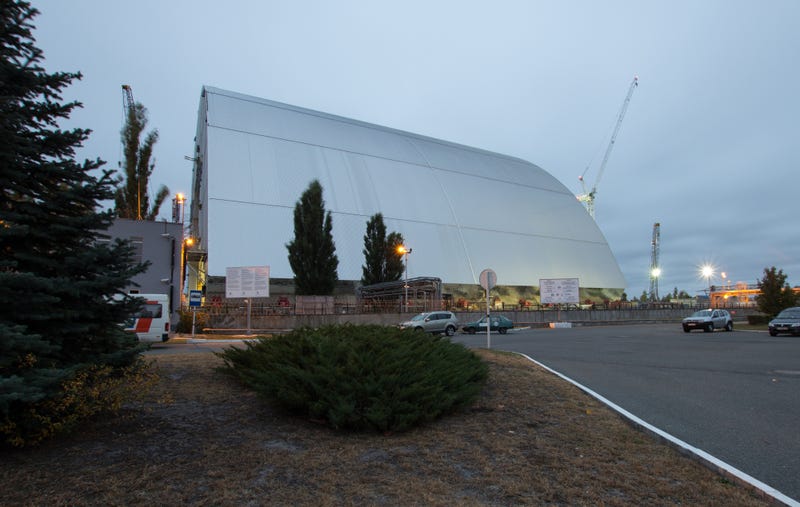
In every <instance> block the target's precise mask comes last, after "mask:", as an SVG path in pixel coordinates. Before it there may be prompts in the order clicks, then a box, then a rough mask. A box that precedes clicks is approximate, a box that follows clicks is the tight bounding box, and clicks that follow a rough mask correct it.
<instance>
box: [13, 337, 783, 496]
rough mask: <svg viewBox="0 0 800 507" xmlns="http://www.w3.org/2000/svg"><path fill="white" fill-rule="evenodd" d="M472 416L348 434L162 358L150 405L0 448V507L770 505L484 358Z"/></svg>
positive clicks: (512, 359)
mask: <svg viewBox="0 0 800 507" xmlns="http://www.w3.org/2000/svg"><path fill="white" fill-rule="evenodd" d="M479 354H481V355H482V356H483V357H484V358H486V359H487V360H488V361H489V362H490V377H489V381H488V383H487V385H486V388H485V389H484V391H483V393H482V395H481V397H480V399H479V400H478V402H477V403H476V404H475V405H474V406H473V407H472V408H471V409H469V410H467V411H463V412H460V413H458V414H455V415H452V416H449V417H446V418H444V419H441V420H439V421H437V422H435V423H433V424H429V425H427V426H425V427H423V428H419V429H415V430H412V431H409V432H406V433H399V434H391V435H380V434H357V433H340V432H335V431H332V430H330V429H328V428H326V427H322V426H319V425H317V424H314V423H312V422H309V421H306V420H302V419H297V418H294V417H291V416H289V415H287V414H286V413H284V412H282V411H281V410H279V409H276V408H274V407H272V406H271V405H270V404H269V403H267V402H265V401H263V400H261V399H259V398H257V397H256V396H255V395H254V394H253V393H251V392H250V391H248V390H246V389H245V388H244V387H242V386H241V385H239V384H238V383H236V382H235V381H234V380H233V379H231V378H230V377H228V376H226V375H223V374H221V373H218V372H216V371H214V367H216V366H218V365H219V364H221V361H220V360H219V359H218V358H217V357H215V356H213V355H211V354H198V353H195V354H182V355H161V356H155V357H154V361H155V363H156V364H157V365H158V367H159V369H160V373H161V380H160V383H159V384H158V386H157V389H156V391H155V392H154V393H153V394H152V396H151V397H150V398H149V399H148V401H147V402H145V403H143V404H140V405H137V406H131V407H127V408H126V409H125V410H124V411H123V413H122V414H121V415H120V417H118V418H115V419H112V420H105V421H99V422H96V423H93V424H92V425H91V426H90V427H87V428H86V431H85V432H83V433H81V434H78V435H75V436H72V437H69V438H66V439H62V440H59V441H56V442H50V443H48V444H45V445H44V446H42V447H40V448H37V449H24V450H15V451H3V454H0V456H2V460H1V463H0V504H2V505H45V504H48V505H50V504H52V505H101V504H102V505H147V504H164V505H166V504H173V505H175V504H191V505H519V504H528V505H542V504H548V505H600V504H603V505H644V504H649V505H660V504H670V505H672V504H683V505H699V504H702V505H720V506H722V505H726V506H727V505H745V506H746V505H768V504H769V502H767V501H766V500H764V499H762V498H760V497H759V496H758V495H757V494H756V493H754V492H752V491H750V490H749V489H747V488H744V487H741V486H737V485H734V484H731V483H730V482H728V481H726V480H724V479H722V478H721V477H720V476H719V475H717V474H715V473H713V472H711V471H710V470H708V469H706V468H704V467H702V466H701V465H699V464H697V463H695V462H694V461H692V460H690V459H688V458H686V457H684V456H681V455H680V454H678V453H677V452H675V451H673V450H672V449H670V448H668V447H666V446H664V445H662V444H659V443H657V442H656V441H654V440H653V439H651V438H650V437H648V436H647V435H645V434H643V433H641V432H639V431H637V430H636V429H634V428H632V427H630V426H629V425H628V424H626V423H625V422H623V421H622V420H621V419H620V418H619V417H618V416H617V415H616V414H615V413H613V412H611V411H609V410H608V409H607V408H605V407H604V406H603V405H601V404H599V403H598V402H596V401H595V400H593V399H592V398H589V397H588V396H586V395H585V394H583V393H582V392H580V391H579V390H577V389H576V388H574V387H573V386H571V385H569V384H566V383H565V382H563V381H561V380H560V379H558V378H557V377H555V376H553V375H551V374H549V373H547V372H545V371H543V370H541V369H539V368H538V367H536V366H535V365H533V364H531V363H530V362H528V361H526V360H524V359H522V358H519V357H516V356H512V355H507V354H497V353H491V352H486V351H480V352H479Z"/></svg>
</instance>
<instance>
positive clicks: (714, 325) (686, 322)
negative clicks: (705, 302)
mask: <svg viewBox="0 0 800 507" xmlns="http://www.w3.org/2000/svg"><path fill="white" fill-rule="evenodd" d="M693 329H702V330H703V331H705V332H706V333H710V332H711V331H713V330H714V329H725V331H733V317H731V314H730V313H728V310H720V309H714V308H711V309H708V310H700V311H697V312H694V313H693V314H692V315H691V316H689V317H686V318H685V319H683V332H684V333H688V332H689V331H691V330H693Z"/></svg>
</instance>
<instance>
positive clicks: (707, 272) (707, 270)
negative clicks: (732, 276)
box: [700, 264, 714, 307]
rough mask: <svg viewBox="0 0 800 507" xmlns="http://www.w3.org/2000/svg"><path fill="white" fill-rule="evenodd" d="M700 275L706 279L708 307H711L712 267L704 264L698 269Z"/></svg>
mask: <svg viewBox="0 0 800 507" xmlns="http://www.w3.org/2000/svg"><path fill="white" fill-rule="evenodd" d="M700 273H701V274H702V275H703V278H705V279H706V285H707V286H708V306H709V307H710V306H711V277H712V276H714V267H713V266H711V265H710V264H706V265H705V266H703V267H702V268H700Z"/></svg>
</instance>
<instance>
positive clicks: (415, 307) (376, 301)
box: [356, 277, 442, 313]
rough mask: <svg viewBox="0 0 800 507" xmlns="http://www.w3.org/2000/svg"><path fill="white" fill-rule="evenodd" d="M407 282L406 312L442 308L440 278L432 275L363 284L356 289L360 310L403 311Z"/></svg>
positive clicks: (368, 311)
mask: <svg viewBox="0 0 800 507" xmlns="http://www.w3.org/2000/svg"><path fill="white" fill-rule="evenodd" d="M406 283H408V301H406V302H405V303H406V304H405V306H406V308H405V311H407V312H423V311H432V310H441V309H442V280H441V279H440V278H432V277H417V278H409V279H408V280H407V281H405V280H398V281H396V282H383V283H376V284H372V285H364V286H362V287H359V288H358V289H356V295H357V296H358V304H359V306H360V307H361V308H362V311H364V312H367V313H370V312H384V311H388V310H393V309H395V308H396V309H398V310H399V311H400V312H402V311H403V301H404V299H405V294H406Z"/></svg>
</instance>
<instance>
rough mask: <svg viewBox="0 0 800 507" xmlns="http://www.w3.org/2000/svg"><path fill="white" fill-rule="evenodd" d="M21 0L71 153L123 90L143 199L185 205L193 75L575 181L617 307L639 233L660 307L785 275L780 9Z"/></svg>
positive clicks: (792, 46)
mask: <svg viewBox="0 0 800 507" xmlns="http://www.w3.org/2000/svg"><path fill="white" fill-rule="evenodd" d="M33 5H34V6H35V7H36V8H38V9H39V10H40V11H41V14H40V16H39V17H38V18H36V20H35V21H34V24H35V26H36V31H35V32H34V35H35V37H36V39H37V45H38V47H40V48H41V49H42V50H43V51H44V54H45V67H46V69H47V70H48V71H49V72H54V71H80V72H81V73H82V74H83V79H82V80H81V81H79V82H75V83H74V84H73V85H72V86H71V87H70V88H69V89H68V90H66V92H65V93H64V99H67V100H79V101H80V102H82V103H83V108H82V109H81V110H78V111H76V112H75V113H74V114H73V116H72V118H71V120H70V121H69V122H68V123H65V126H76V127H83V128H90V129H92V131H93V134H92V136H91V138H90V139H89V140H88V141H87V142H86V143H85V145H84V147H83V149H81V150H80V152H79V158H81V159H83V158H90V159H94V158H98V157H99V158H101V159H103V160H105V161H106V162H107V168H111V169H114V168H116V167H117V164H118V161H119V160H121V158H122V148H121V143H120V129H121V128H122V124H123V121H124V111H123V100H122V91H121V85H122V84H127V85H130V86H131V88H132V90H133V95H134V99H135V100H136V101H137V102H141V103H142V104H144V105H145V106H146V107H147V109H148V111H149V119H150V127H151V128H156V129H158V132H159V136H160V137H159V141H158V143H157V145H156V147H155V150H154V156H155V162H156V169H155V172H154V174H153V176H152V178H151V187H153V188H152V189H153V190H155V187H156V186H158V185H160V184H162V183H163V184H165V185H167V186H168V187H169V188H170V190H171V191H172V193H173V194H174V193H176V192H184V193H187V194H188V193H189V191H190V188H191V178H192V175H191V171H192V164H191V162H190V161H187V160H186V159H185V158H184V157H185V156H188V155H191V154H192V150H193V146H194V144H193V139H194V135H195V132H196V125H197V109H198V105H199V100H200V92H201V88H202V86H203V85H210V86H215V87H219V88H224V89H227V90H231V91H235V92H239V93H244V94H249V95H254V96H257V97H261V98H266V99H270V100H275V101H279V102H285V103H288V104H292V105H296V106H300V107H305V108H309V109H314V110H319V111H323V112H326V113H331V114H335V115H340V116H344V117H347V118H353V119H357V120H361V121H366V122H369V123H374V124H377V125H382V126H387V127H391V128H396V129H400V130H406V131H409V132H414V133H417V134H421V135H426V136H430V137H434V138H438V139H444V140H447V141H451V142H456V143H460V144H464V145H468V146H474V147H477V148H481V149H485V150H490V151H495V152H498V153H503V154H506V155H511V156H515V157H519V158H522V159H524V160H527V161H529V162H532V163H534V164H536V165H538V166H540V167H542V168H543V169H544V170H545V171H547V172H548V173H550V174H551V175H553V176H554V177H555V178H557V179H558V180H559V181H561V182H562V183H563V184H564V185H565V186H566V187H567V188H569V189H570V190H572V191H573V192H575V193H576V194H579V193H581V186H580V182H579V181H578V176H580V175H581V174H582V173H584V171H586V176H585V178H586V181H587V182H588V184H589V186H590V187H591V186H592V185H595V184H596V186H597V196H596V200H595V211H596V221H597V224H598V226H599V227H600V230H601V231H602V232H603V234H604V235H605V237H606V239H607V241H608V243H609V246H610V247H611V250H612V252H613V253H614V255H615V256H616V259H617V261H618V263H619V265H620V268H621V269H622V272H623V274H624V275H625V278H626V280H627V284H628V286H627V288H626V290H627V293H628V294H629V296H630V297H634V296H639V295H641V293H642V291H645V290H647V289H648V287H649V266H650V257H651V238H652V232H653V224H654V223H659V224H660V230H661V237H660V238H661V241H660V266H661V270H662V274H661V277H660V278H659V293H660V295H664V294H665V293H667V292H672V291H673V289H674V288H678V289H679V290H685V291H687V292H688V293H689V294H691V295H695V294H697V293H699V292H700V291H702V290H703V289H704V288H705V287H707V286H708V285H709V284H715V285H719V284H722V283H724V282H725V281H727V282H732V283H735V282H746V283H750V284H752V283H756V282H757V280H758V279H760V278H762V277H763V272H764V268H767V267H771V266H775V267H777V268H778V269H781V270H783V272H784V273H785V274H787V275H788V282H789V283H790V284H792V285H797V284H800V241H798V240H799V239H800V221H798V219H797V204H796V199H795V194H797V193H798V191H800V186H798V177H797V174H798V169H800V66H798V64H797V62H798V58H799V57H800V31H798V30H797V24H798V21H800V2H798V1H796V0H764V1H756V0H751V1H742V0H704V1H701V2H698V1H695V0H669V1H666V0H664V1H650V2H633V1H620V0H607V1H604V2H596V1H590V0H585V1H569V0H565V1H557V0H553V1H535V0H530V1H505V0H496V1H493V2H478V1H471V0H458V1H449V0H448V1H431V0H427V1H418V0H407V1H404V2H381V1H374V0H372V1H370V0H363V1H354V0H339V1H335V2H333V1H324V0H319V1H305V0H293V1H291V2H286V1H277V0H261V1H255V0H253V1H244V0H229V1H227V2H219V1H205V0H169V1H163V0H158V1H156V0H139V1H137V2H122V1H109V0H70V1H68V2H65V1H63V0H39V1H36V0H34V1H33ZM634 76H638V79H639V86H638V87H637V88H636V89H635V91H634V92H633V96H632V98H631V101H630V105H629V107H628V110H627V114H626V115H625V118H624V120H623V123H622V126H621V129H620V131H619V134H618V137H617V139H616V142H615V145H614V149H613V151H612V153H611V155H610V158H609V161H608V164H607V165H606V168H605V172H604V174H603V176H602V178H601V179H600V180H599V181H597V180H596V176H597V173H598V169H599V166H600V162H601V160H602V158H603V153H604V152H605V149H606V147H607V145H608V144H609V141H610V137H611V134H612V131H613V128H614V125H615V123H616V121H617V117H618V115H619V112H620V108H621V106H622V103H623V100H624V98H625V95H626V93H627V91H628V88H629V86H630V83H631V81H632V80H633V78H634ZM587 168H588V169H587ZM498 204H499V205H502V203H498ZM169 208H170V207H169V205H165V206H164V207H162V212H161V216H162V217H163V218H168V217H169V216H170V209H169ZM705 264H710V265H712V266H713V267H714V274H713V275H712V277H711V279H710V280H709V279H705V278H703V277H702V276H701V275H700V267H701V266H702V265H705ZM722 273H725V278H723V277H722Z"/></svg>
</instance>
